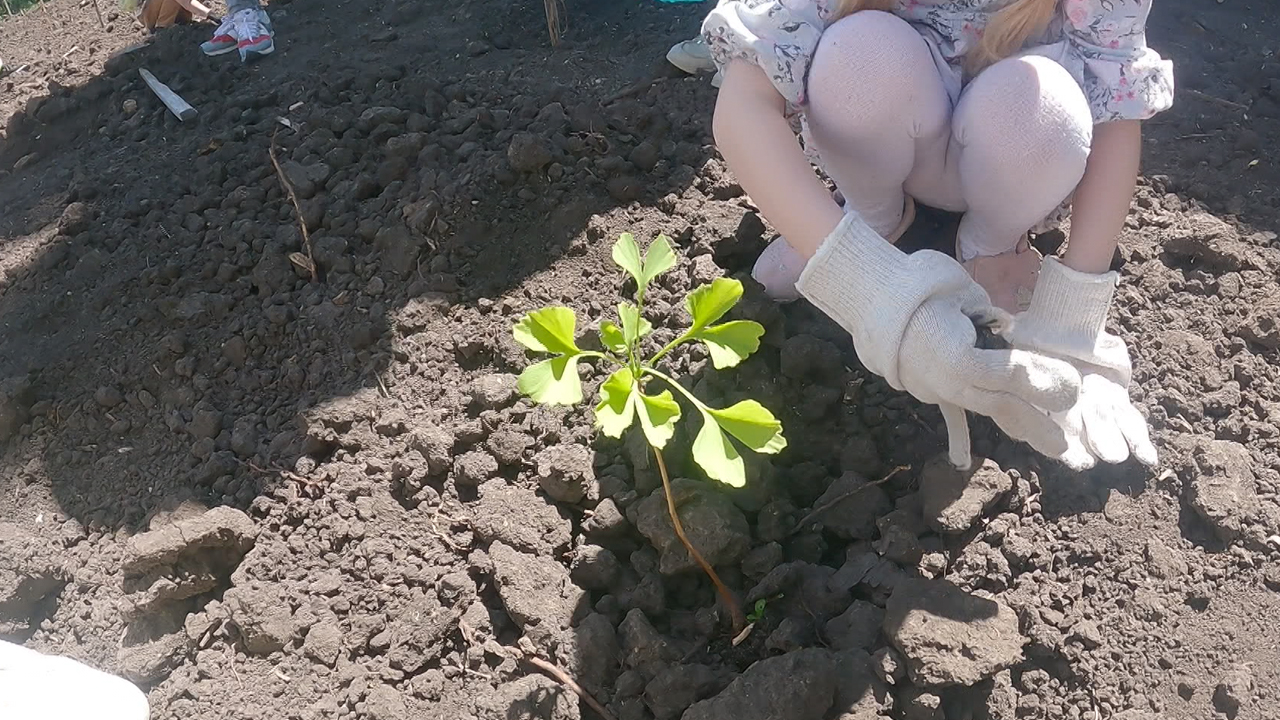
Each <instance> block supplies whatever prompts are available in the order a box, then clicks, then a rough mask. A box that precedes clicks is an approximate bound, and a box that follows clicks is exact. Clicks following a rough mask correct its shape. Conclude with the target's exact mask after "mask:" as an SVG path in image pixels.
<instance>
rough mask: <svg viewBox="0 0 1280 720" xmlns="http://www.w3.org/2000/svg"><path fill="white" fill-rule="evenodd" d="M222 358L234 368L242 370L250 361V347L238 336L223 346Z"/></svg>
mask: <svg viewBox="0 0 1280 720" xmlns="http://www.w3.org/2000/svg"><path fill="white" fill-rule="evenodd" d="M222 356H223V357H224V358H226V359H227V362H229V363H231V364H232V366H234V367H237V368H242V367H244V365H245V363H246V362H248V360H249V347H248V345H246V344H245V341H244V338H242V337H240V336H239V335H236V336H235V337H233V338H231V339H230V340H227V341H226V342H225V343H223V344H222Z"/></svg>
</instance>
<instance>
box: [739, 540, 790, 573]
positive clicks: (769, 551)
mask: <svg viewBox="0 0 1280 720" xmlns="http://www.w3.org/2000/svg"><path fill="white" fill-rule="evenodd" d="M783 559H784V558H783V554H782V546H781V545H779V544H778V543H776V542H771V543H766V544H764V545H761V546H760V547H757V548H755V549H753V550H752V551H751V552H749V553H747V555H746V557H744V558H742V574H743V575H746V576H747V577H749V578H762V577H764V576H765V575H768V574H769V572H770V571H771V570H773V569H774V568H776V567H778V566H779V565H781V564H782V561H783Z"/></svg>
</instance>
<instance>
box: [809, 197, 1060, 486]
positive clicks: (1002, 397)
mask: <svg viewBox="0 0 1280 720" xmlns="http://www.w3.org/2000/svg"><path fill="white" fill-rule="evenodd" d="M796 287H797V288H798V289H799V290H800V292H801V293H802V294H803V295H804V296H805V297H806V298H808V299H809V300H810V301H811V302H813V304H814V305H816V306H817V307H818V308H819V309H821V310H822V311H823V312H825V313H826V314H827V315H828V316H829V317H831V318H832V319H834V320H835V321H836V322H838V323H840V325H841V326H842V327H843V328H844V329H845V330H848V331H849V334H850V335H852V336H853V346H854V349H855V350H856V351H857V353H858V358H859V359H860V360H861V361H862V364H863V365H865V366H866V368H867V369H868V370H870V371H871V372H874V373H876V374H877V375H880V376H882V377H884V378H885V380H887V381H888V382H889V384H890V385H891V386H893V387H894V388H896V389H898V390H904V391H906V392H908V393H910V394H911V395H913V396H915V397H916V399H918V400H920V401H922V402H926V403H932V404H936V405H938V406H939V407H940V408H941V409H942V415H943V418H944V419H945V421H946V424H947V434H948V440H949V445H950V459H951V462H952V463H953V464H954V465H956V466H957V467H960V468H964V469H967V468H968V467H969V466H970V465H971V464H972V449H971V447H970V440H969V426H968V419H967V417H966V416H965V410H973V411H975V412H978V413H981V414H983V415H988V416H990V417H991V418H992V419H994V420H995V421H996V423H997V424H998V425H999V426H1000V427H1001V429H1003V430H1004V431H1005V432H1006V433H1008V434H1009V435H1010V436H1011V437H1013V438H1015V439H1018V440H1024V441H1026V442H1028V443H1029V444H1030V445H1031V446H1032V447H1034V448H1035V449H1036V450H1038V451H1039V452H1041V453H1044V454H1046V455H1051V456H1054V457H1060V456H1061V455H1063V454H1065V453H1066V452H1067V450H1068V447H1067V441H1066V438H1065V436H1064V433H1063V431H1062V429H1061V428H1060V426H1059V425H1058V424H1056V423H1055V422H1054V420H1052V419H1051V418H1049V417H1048V416H1046V415H1045V413H1044V412H1042V411H1041V410H1039V409H1037V408H1041V409H1043V410H1048V411H1056V412H1066V411H1067V410H1069V409H1070V408H1072V407H1074V406H1075V405H1076V401H1077V400H1078V398H1079V394H1080V383H1081V378H1080V373H1079V372H1078V371H1077V370H1076V369H1075V368H1074V367H1072V366H1071V365H1070V364H1069V363H1066V362H1063V361H1061V360H1055V359H1052V358H1047V357H1043V356H1041V355H1039V354H1037V353H1033V352H1025V351H1022V350H983V349H979V348H977V347H975V345H976V343H977V330H976V328H975V326H974V322H975V321H976V322H978V323H979V324H988V323H990V322H993V321H995V320H996V319H997V318H1007V314H1004V313H1002V311H1000V310H998V309H997V308H995V307H993V306H992V305H991V301H990V299H989V298H988V297H987V294H986V292H984V291H983V290H982V288H981V287H979V286H978V285H977V284H976V283H975V282H974V281H973V279H972V278H970V277H969V275H968V274H967V273H966V272H965V271H964V268H962V267H961V266H960V264H959V263H957V262H956V261H955V260H953V259H952V258H950V257H947V256H946V255H943V254H941V253H937V252H932V251H927V250H926V251H921V252H917V253H914V254H911V255H907V254H906V253H904V252H902V251H901V250H899V249H897V248H896V247H894V246H893V245H891V244H889V243H888V242H887V241H885V240H884V239H883V238H881V237H880V236H879V235H877V234H876V233H875V231H873V230H872V229H871V228H870V227H868V226H867V224H866V223H865V222H863V221H862V219H861V218H860V217H858V215H857V214H854V213H848V214H846V215H845V217H844V219H843V220H841V221H840V224H839V225H837V226H836V229H835V230H833V231H832V233H831V235H830V236H828V237H827V239H826V240H825V241H823V244H822V246H821V248H819V250H818V252H817V254H815V255H814V257H813V259H811V260H810V261H809V262H808V265H807V266H806V267H805V270H804V273H803V274H801V276H800V281H799V282H798V283H797V284H796Z"/></svg>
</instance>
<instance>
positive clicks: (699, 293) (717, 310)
mask: <svg viewBox="0 0 1280 720" xmlns="http://www.w3.org/2000/svg"><path fill="white" fill-rule="evenodd" d="M741 297H742V283H740V282H738V281H737V280H733V279H731V278H716V279H715V280H713V281H711V282H710V283H709V284H707V285H703V286H701V287H699V288H698V289H696V290H694V291H693V292H691V293H689V298H688V300H686V306H687V307H688V308H689V315H691V316H692V317H693V327H691V328H690V329H689V331H690V333H697V332H698V331H699V330H702V329H703V328H705V327H707V326H708V325H710V324H711V323H713V322H715V321H717V320H719V319H720V318H722V317H724V314H725V313H727V312H729V309H730V308H732V307H733V306H734V305H736V304H737V303H738V300H739V299H740V298H741Z"/></svg>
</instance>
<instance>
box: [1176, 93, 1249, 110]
mask: <svg viewBox="0 0 1280 720" xmlns="http://www.w3.org/2000/svg"><path fill="white" fill-rule="evenodd" d="M1181 92H1184V93H1186V94H1188V95H1190V96H1191V97H1195V98H1200V99H1201V100H1205V101H1208V102H1211V103H1215V104H1217V105H1222V106H1223V107H1229V108H1232V109H1235V110H1248V109H1249V106H1248V105H1244V104H1242V103H1238V102H1236V101H1234V100H1227V99H1226V98H1220V97H1217V96H1216V95H1210V94H1209V93H1206V92H1200V91H1199V90H1192V89H1191V88H1182V90H1181Z"/></svg>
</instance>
